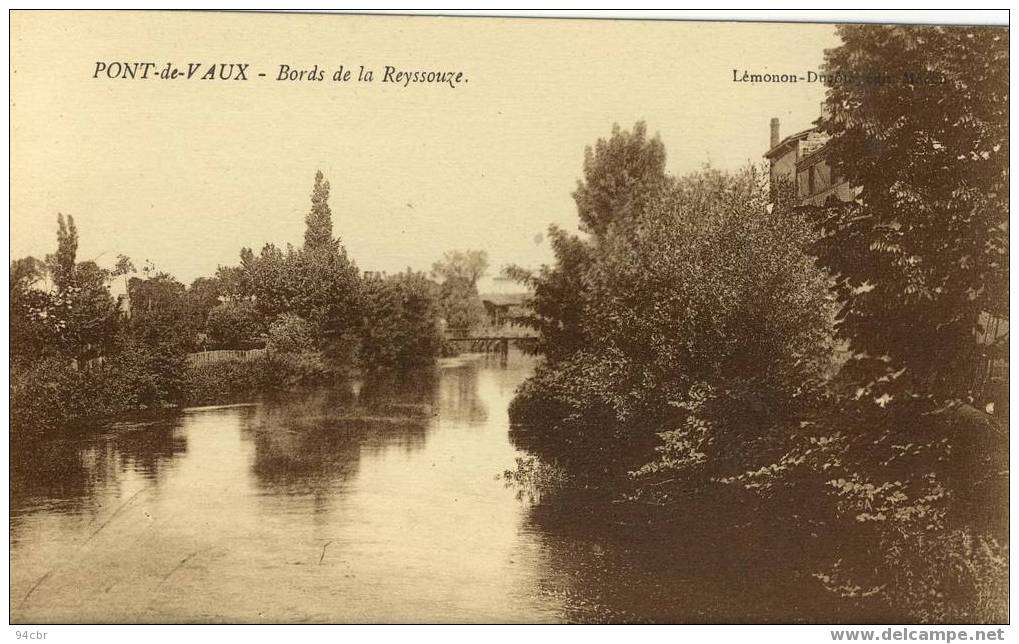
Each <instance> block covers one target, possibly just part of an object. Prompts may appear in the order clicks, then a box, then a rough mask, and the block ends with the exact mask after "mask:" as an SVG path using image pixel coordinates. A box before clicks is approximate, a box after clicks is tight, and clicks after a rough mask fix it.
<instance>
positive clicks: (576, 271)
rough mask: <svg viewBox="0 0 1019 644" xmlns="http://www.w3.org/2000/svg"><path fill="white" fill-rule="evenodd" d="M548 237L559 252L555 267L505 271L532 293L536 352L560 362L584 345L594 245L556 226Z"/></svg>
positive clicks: (530, 305) (531, 320) (530, 303)
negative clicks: (584, 320) (588, 279)
mask: <svg viewBox="0 0 1019 644" xmlns="http://www.w3.org/2000/svg"><path fill="white" fill-rule="evenodd" d="M548 238H549V240H550V241H551V245H552V251H553V253H555V264H554V265H553V266H542V267H541V268H540V269H539V270H538V271H532V270H528V269H524V268H521V267H519V266H508V267H506V269H504V270H505V273H506V274H507V276H509V277H510V278H512V279H515V280H516V281H518V282H520V283H522V284H524V285H526V286H527V287H528V289H529V290H530V291H531V296H530V297H529V298H528V301H527V304H528V308H529V309H530V311H531V313H530V315H529V316H528V317H527V318H525V322H526V323H527V325H528V326H530V327H531V328H533V329H534V330H536V331H537V332H538V345H537V347H536V352H537V353H539V354H541V355H543V356H545V357H546V358H547V359H548V360H549V361H550V362H556V361H558V360H560V359H563V358H566V357H568V356H570V355H572V354H573V353H575V352H576V351H579V350H580V349H581V348H583V346H584V342H585V341H584V329H583V327H582V325H581V320H582V319H583V315H584V305H585V302H586V296H585V288H586V271H587V270H588V269H589V268H590V266H591V262H592V253H593V250H594V246H593V245H592V244H591V243H590V242H589V241H587V240H585V239H581V238H580V237H579V236H577V235H571V234H570V233H568V232H566V231H564V230H562V229H561V228H559V227H557V226H555V225H553V226H550V227H549V231H548Z"/></svg>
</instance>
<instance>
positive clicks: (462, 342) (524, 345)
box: [445, 333, 538, 364]
mask: <svg viewBox="0 0 1019 644" xmlns="http://www.w3.org/2000/svg"><path fill="white" fill-rule="evenodd" d="M445 338H446V342H449V343H452V344H454V345H456V347H457V348H458V349H460V350H461V351H464V352H466V353H495V354H497V355H498V356H499V357H500V360H501V362H502V363H503V364H505V362H506V357H507V356H508V355H509V347H510V344H511V343H512V344H514V345H515V346H516V347H517V348H519V349H523V350H525V351H526V350H528V349H531V348H534V347H535V346H536V345H537V343H538V336H537V334H532V335H497V334H493V335H485V334H467V333H447V334H446V336H445Z"/></svg>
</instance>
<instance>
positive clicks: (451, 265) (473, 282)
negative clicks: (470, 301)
mask: <svg viewBox="0 0 1019 644" xmlns="http://www.w3.org/2000/svg"><path fill="white" fill-rule="evenodd" d="M486 270H488V253H486V252H485V251H483V250H464V251H460V250H453V251H448V252H446V253H444V254H443V255H442V259H441V260H439V261H437V262H435V263H434V264H432V276H433V277H435V278H436V279H437V280H439V281H440V282H446V281H449V280H451V279H452V280H459V281H461V282H464V283H466V285H467V286H468V287H469V288H473V289H475V290H477V286H478V280H479V279H481V278H482V277H483V276H484V275H485V271H486Z"/></svg>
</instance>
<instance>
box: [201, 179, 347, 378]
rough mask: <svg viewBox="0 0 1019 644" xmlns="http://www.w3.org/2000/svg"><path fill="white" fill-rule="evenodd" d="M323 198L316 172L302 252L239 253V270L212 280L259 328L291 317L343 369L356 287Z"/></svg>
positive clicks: (225, 270)
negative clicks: (245, 307) (253, 314)
mask: <svg viewBox="0 0 1019 644" xmlns="http://www.w3.org/2000/svg"><path fill="white" fill-rule="evenodd" d="M328 198H329V184H328V182H326V181H324V178H323V177H322V173H321V172H319V173H317V174H316V177H315V187H314V189H313V191H312V208H311V211H310V212H309V214H308V216H307V217H306V218H305V221H306V224H307V226H306V230H305V244H304V246H303V247H302V248H294V247H292V246H289V245H288V247H287V248H286V249H285V250H284V249H281V248H279V247H277V246H275V245H274V244H266V245H265V246H263V247H262V250H261V251H260V252H259V254H258V255H256V254H255V253H254V252H253V251H252V250H251V249H249V248H243V249H241V263H240V266H238V267H233V268H230V267H220V268H219V270H218V271H217V276H218V278H219V279H220V281H221V283H222V284H223V293H224V296H225V297H227V298H228V299H230V300H234V301H238V302H239V301H250V302H252V303H253V305H254V307H255V309H256V310H257V312H258V314H259V316H260V318H261V320H262V323H263V324H268V323H269V322H271V321H273V320H275V319H276V318H278V317H279V316H280V315H283V314H288V313H291V314H294V315H297V316H299V317H301V318H303V319H304V320H306V321H307V322H308V323H309V324H311V325H312V327H313V328H314V329H315V339H316V344H317V348H319V349H321V350H323V351H324V352H325V353H326V355H327V357H328V358H330V360H331V361H333V362H334V363H347V362H349V361H350V360H352V359H353V354H354V350H355V346H354V345H355V344H356V338H357V335H358V332H359V327H360V317H359V315H360V303H359V298H360V288H361V282H360V279H359V276H358V271H357V266H355V265H354V264H353V262H351V261H350V259H349V258H348V257H347V250H346V248H344V247H343V245H342V244H341V243H340V241H339V240H338V239H334V238H333V237H332V222H331V220H330V217H331V214H330V210H329V205H328Z"/></svg>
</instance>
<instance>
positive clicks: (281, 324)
mask: <svg viewBox="0 0 1019 644" xmlns="http://www.w3.org/2000/svg"><path fill="white" fill-rule="evenodd" d="M265 348H266V349H268V350H269V353H300V352H303V351H311V350H313V349H314V348H315V337H314V329H313V328H312V326H311V324H309V323H308V321H307V320H305V319H304V318H302V317H300V316H298V315H294V314H293V313H284V314H282V315H280V316H279V317H277V318H276V319H275V320H273V322H272V324H270V325H269V332H268V334H267V336H266V343H265Z"/></svg>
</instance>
